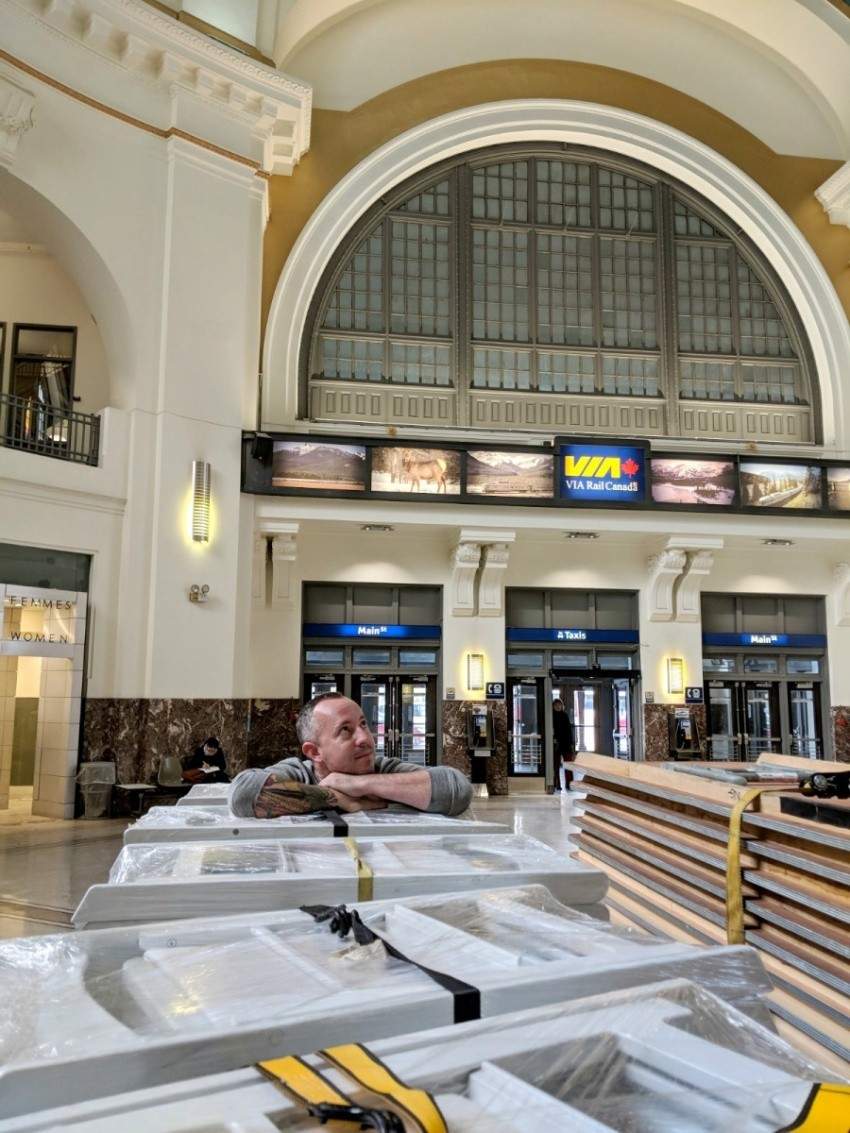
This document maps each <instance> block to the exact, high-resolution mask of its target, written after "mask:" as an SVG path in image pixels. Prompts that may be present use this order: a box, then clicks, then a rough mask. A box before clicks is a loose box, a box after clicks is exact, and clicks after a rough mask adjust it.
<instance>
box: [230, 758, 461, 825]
mask: <svg viewBox="0 0 850 1133" xmlns="http://www.w3.org/2000/svg"><path fill="white" fill-rule="evenodd" d="M422 770H423V768H421V767H420V766H419V765H418V764H416V763H405V762H404V761H403V760H401V759H394V758H391V757H389V756H384V755H376V756H375V772H376V773H377V774H378V775H394V774H397V773H398V772H400V771H422ZM424 770H425V771H427V772H428V774H429V775H430V776H431V801H430V803H429V804H428V813H429V814H448V815H451V816H454V815H457V814H462V813H463V811H465V810H466V808H467V807H468V806H469V803H470V800H471V799H472V786H471V784H470V782H469V780H468V779H467V778H466V776H465V775H464V774H463V772H462V771H458V770H456V769H455V768H454V767H426V768H424ZM269 775H277V776H279V777H280V778H281V779H294V780H295V782H297V783H313V784H317V783H318V782H319V779H318V778H317V777H316V770H315V767H314V766H313V761H312V760H310V759H299V758H298V756H290V758H289V759H282V760H281V761H280V763H274V764H272V766H271V767H250V768H248V770H247V771H240V772H239V774H238V775H237V776H236V778H235V779H234V780H233V784H232V785H231V788H230V809H231V811H232V812H233V813H234V814H235V815H238V816H239V818H253V817H254V803H255V802H256V801H257V796H258V795H259V793H260V791H261V790H262V788H263V785H264V784H265V781H266V779H268V777H269Z"/></svg>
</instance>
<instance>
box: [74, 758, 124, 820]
mask: <svg viewBox="0 0 850 1133" xmlns="http://www.w3.org/2000/svg"><path fill="white" fill-rule="evenodd" d="M77 782H78V783H79V785H80V791H81V792H82V796H83V807H84V810H83V818H108V817H109V812H110V810H111V808H112V787H113V785H114V783H115V764H114V763H82V764H81V765H80V769H79V771H78V772H77Z"/></svg>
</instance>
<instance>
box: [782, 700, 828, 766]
mask: <svg viewBox="0 0 850 1133" xmlns="http://www.w3.org/2000/svg"><path fill="white" fill-rule="evenodd" d="M788 726H789V729H790V731H791V743H790V745H789V746H790V751H791V754H792V755H802V756H806V757H807V758H808V759H820V758H821V756H822V755H823V749H822V743H821V729H820V689H819V688H817V687H816V686H815V685H814V683H812V682H811V681H809V682H806V683H804V682H789V684H788Z"/></svg>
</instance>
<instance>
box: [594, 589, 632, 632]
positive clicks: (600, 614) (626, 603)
mask: <svg viewBox="0 0 850 1133" xmlns="http://www.w3.org/2000/svg"><path fill="white" fill-rule="evenodd" d="M637 624H638V611H637V596H636V595H635V594H616V593H614V594H604V593H598V594H597V595H596V628H597V629H636V628H637Z"/></svg>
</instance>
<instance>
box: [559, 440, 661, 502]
mask: <svg viewBox="0 0 850 1133" xmlns="http://www.w3.org/2000/svg"><path fill="white" fill-rule="evenodd" d="M558 460H559V462H560V463H559V468H560V474H559V480H560V485H561V499H562V500H567V501H571V500H582V501H591V500H592V501H594V502H595V503H599V504H602V505H604V504H642V503H643V502H644V499H645V498H646V449H645V448H644V447H643V446H641V445H625V446H624V445H607V444H582V443H580V442H572V441H567V442H561V443H560V444H559V445H558Z"/></svg>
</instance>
